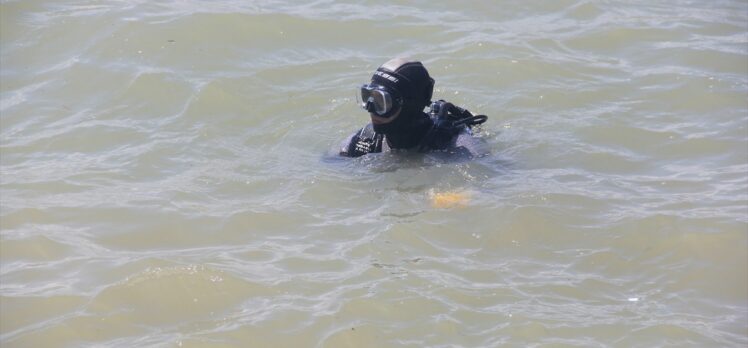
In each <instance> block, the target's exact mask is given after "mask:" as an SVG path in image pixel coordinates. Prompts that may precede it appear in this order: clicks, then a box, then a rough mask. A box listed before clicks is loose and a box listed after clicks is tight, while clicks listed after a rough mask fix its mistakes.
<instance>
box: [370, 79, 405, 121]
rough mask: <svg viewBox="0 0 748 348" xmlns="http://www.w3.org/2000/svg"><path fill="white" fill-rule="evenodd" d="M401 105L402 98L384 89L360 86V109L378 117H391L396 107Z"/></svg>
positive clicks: (374, 86) (376, 86)
mask: <svg viewBox="0 0 748 348" xmlns="http://www.w3.org/2000/svg"><path fill="white" fill-rule="evenodd" d="M402 103H403V100H402V98H400V97H399V96H396V95H393V93H390V91H388V90H387V89H386V88H385V87H383V86H379V85H372V84H365V85H363V86H361V99H360V100H359V104H360V105H361V107H362V108H363V109H364V110H366V111H368V112H370V113H373V114H375V115H377V116H379V117H391V116H392V115H393V114H394V111H397V109H398V108H397V107H396V106H399V105H401V104H402Z"/></svg>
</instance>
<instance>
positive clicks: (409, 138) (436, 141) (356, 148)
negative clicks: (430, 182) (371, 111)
mask: <svg viewBox="0 0 748 348" xmlns="http://www.w3.org/2000/svg"><path fill="white" fill-rule="evenodd" d="M423 116H425V117H424V118H423V120H424V121H423V122H422V125H421V126H419V127H417V128H415V129H413V130H411V132H410V133H409V134H392V135H386V134H383V133H377V132H376V131H374V126H373V125H372V124H371V123H369V124H367V125H366V126H365V127H363V128H361V129H359V130H358V131H356V132H355V133H353V134H351V135H350V136H349V137H348V138H346V139H345V140H344V141H343V142H342V143H341V146H340V155H341V156H346V157H359V156H363V155H366V154H369V153H379V152H386V151H390V150H392V149H407V150H415V151H419V152H429V151H444V152H449V153H460V154H466V155H468V156H477V155H480V154H481V152H482V151H481V150H480V149H479V147H480V145H479V144H478V142H477V140H476V139H475V138H474V137H473V133H472V131H471V130H470V128H469V127H468V126H465V125H462V126H459V127H448V126H447V125H444V124H443V123H442V122H439V121H438V119H437V118H436V116H428V115H427V114H423ZM403 145H404V146H403Z"/></svg>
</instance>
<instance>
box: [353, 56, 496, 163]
mask: <svg viewBox="0 0 748 348" xmlns="http://www.w3.org/2000/svg"><path fill="white" fill-rule="evenodd" d="M433 91H434V79H432V78H431V76H429V72H428V71H427V70H426V68H425V67H424V66H423V64H422V63H421V62H418V61H412V60H407V59H404V58H395V59H392V60H390V61H388V62H386V63H384V64H383V65H382V66H380V67H379V68H378V69H377V70H376V71H375V72H374V75H372V77H371V82H370V83H368V84H364V85H363V86H361V90H360V92H359V94H357V96H359V97H360V98H361V99H360V100H359V102H360V105H361V107H362V108H363V109H364V110H366V111H368V112H369V116H370V117H371V123H369V124H367V125H366V126H364V127H363V128H361V129H359V130H358V131H356V132H355V133H353V134H352V135H350V136H349V137H348V138H347V139H345V140H344V141H343V143H342V144H341V148H340V155H341V156H346V157H358V156H363V155H365V154H368V153H378V152H383V151H390V150H395V149H407V150H414V151H418V152H429V151H445V152H449V153H467V154H469V155H470V156H471V157H472V156H475V155H478V153H476V150H475V149H474V147H475V146H473V145H474V144H475V141H474V139H473V134H472V131H471V128H472V126H474V125H478V124H481V123H483V122H485V121H486V119H487V117H486V116H485V115H477V116H474V115H473V114H472V113H470V112H469V111H467V110H465V109H463V108H460V107H457V106H455V105H453V104H452V103H449V102H446V101H444V100H439V101H435V102H432V101H431V97H432V94H433ZM429 105H430V110H429V113H424V108H426V106H429Z"/></svg>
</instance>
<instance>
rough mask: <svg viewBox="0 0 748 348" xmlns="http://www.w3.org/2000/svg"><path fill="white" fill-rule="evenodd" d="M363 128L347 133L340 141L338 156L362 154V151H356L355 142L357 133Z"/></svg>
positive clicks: (357, 155) (357, 136)
mask: <svg viewBox="0 0 748 348" xmlns="http://www.w3.org/2000/svg"><path fill="white" fill-rule="evenodd" d="M362 130H363V128H361V129H359V130H357V131H356V132H354V133H353V134H351V135H349V136H348V137H347V138H345V140H343V142H341V143H340V153H339V155H340V156H343V157H359V156H362V155H364V153H360V152H358V151H356V143H357V142H358V139H359V134H361V131H362Z"/></svg>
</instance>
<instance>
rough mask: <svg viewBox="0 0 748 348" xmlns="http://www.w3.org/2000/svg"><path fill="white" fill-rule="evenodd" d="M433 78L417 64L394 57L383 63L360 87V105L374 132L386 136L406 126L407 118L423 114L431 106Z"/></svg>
mask: <svg viewBox="0 0 748 348" xmlns="http://www.w3.org/2000/svg"><path fill="white" fill-rule="evenodd" d="M433 91H434V79H432V78H431V76H429V72H428V71H427V70H426V68H425V67H424V66H423V64H421V62H418V61H412V60H407V59H404V58H395V59H392V60H390V61H388V62H387V63H384V64H382V66H380V67H379V68H378V69H377V70H376V71H375V72H374V75H372V77H371V83H369V84H365V85H363V86H361V106H362V107H363V108H364V109H365V110H366V111H368V112H369V115H370V116H371V122H372V124H373V125H374V127H375V130H377V131H381V132H383V133H387V132H389V131H392V130H394V129H396V128H402V127H400V126H405V125H406V124H407V122H405V121H406V120H405V118H410V117H413V116H414V115H417V114H420V113H422V111H423V108H424V107H426V106H427V105H429V104H430V103H431V95H432V93H433Z"/></svg>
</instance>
